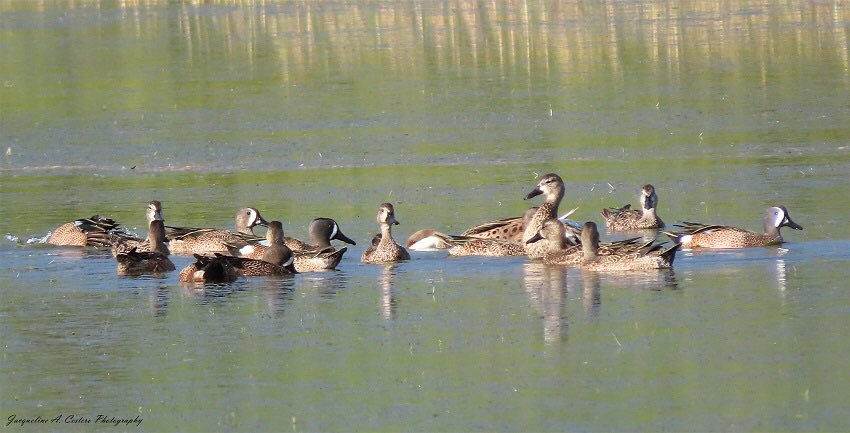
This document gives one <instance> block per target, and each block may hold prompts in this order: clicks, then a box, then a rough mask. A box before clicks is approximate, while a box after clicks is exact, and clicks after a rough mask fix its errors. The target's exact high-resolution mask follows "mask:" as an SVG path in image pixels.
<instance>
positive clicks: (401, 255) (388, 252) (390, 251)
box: [360, 203, 410, 263]
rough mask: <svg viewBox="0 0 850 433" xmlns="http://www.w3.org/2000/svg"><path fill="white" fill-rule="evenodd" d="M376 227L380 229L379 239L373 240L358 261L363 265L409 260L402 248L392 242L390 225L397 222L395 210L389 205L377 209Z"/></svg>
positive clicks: (408, 255) (382, 205) (384, 204)
mask: <svg viewBox="0 0 850 433" xmlns="http://www.w3.org/2000/svg"><path fill="white" fill-rule="evenodd" d="M377 219H378V225H379V226H380V227H381V233H380V238H377V237H376V238H375V239H373V242H372V244H371V245H369V247H367V248H366V251H364V252H363V256H361V257H360V260H361V261H362V262H364V263H392V262H397V261H401V260H410V254H409V253H408V252H407V250H406V249H404V247H402V246H401V245H399V244H397V243H396V242H395V240H393V235H392V229H391V228H390V227H391V226H392V225H397V224H398V220H396V218H395V209H394V208H393V205H392V204H390V203H383V204H381V205H380V206H379V207H378V218H377Z"/></svg>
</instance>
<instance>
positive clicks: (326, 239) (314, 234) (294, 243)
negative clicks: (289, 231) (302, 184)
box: [283, 218, 357, 251]
mask: <svg viewBox="0 0 850 433" xmlns="http://www.w3.org/2000/svg"><path fill="white" fill-rule="evenodd" d="M307 232H308V233H309V234H310V240H311V241H312V242H313V243H312V244H310V243H307V242H304V241H300V240H298V239H295V238H290V237H284V238H283V241H284V243H286V246H287V247H289V249H290V250H292V251H316V250H324V249H326V248H331V247H332V245H331V241H332V240H338V241H342V242H345V243H347V244H349V245H357V242H354V241H353V240H351V238H349V237H348V236H346V235H345V234H344V233H343V232H342V230H341V229H340V228H339V224H338V223H337V222H336V221H334V220H333V219H332V218H316V219H314V220H313V221H311V222H310V225H309V226H308V227H307Z"/></svg>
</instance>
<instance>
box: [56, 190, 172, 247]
mask: <svg viewBox="0 0 850 433" xmlns="http://www.w3.org/2000/svg"><path fill="white" fill-rule="evenodd" d="M147 218H148V224H150V222H151V221H153V220H162V204H160V202H159V201H156V200H154V201H152V202H150V203H148V207H147ZM113 237H117V238H120V239H124V240H126V241H127V242H126V243H128V245H129V246H134V245H135V244H134V243H133V242H135V243H138V242H141V241H143V240H144V239H141V238H136V237H134V236H131V235H130V234H129V233H127V231H126V230H125V229H124V228H123V227H121V225H120V224H118V223H116V222H115V221H114V220H112V219H110V218H104V217H101V216H98V215H94V216H92V217H91V218H82V219H78V220H75V221H71V222H69V223H65V224H63V225H61V226H59V227H58V228H57V229H56V230H54V231H53V233H51V234H50V236H48V238H47V243H48V244H52V245H66V246H78V247H85V246H94V247H109V246H112V239H111V238H113Z"/></svg>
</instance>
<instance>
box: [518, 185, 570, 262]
mask: <svg viewBox="0 0 850 433" xmlns="http://www.w3.org/2000/svg"><path fill="white" fill-rule="evenodd" d="M541 194H543V195H544V197H545V200H544V201H543V204H542V205H540V207H539V208H538V209H537V211H536V212H534V215H533V216H532V217H531V219H530V220H529V221H528V222H527V223H526V226H525V231H524V232H523V235H522V242H523V245H524V248H525V253H526V254H527V255H528V257H529V258H532V259H538V258H542V257H543V256H544V255H545V254H546V252H547V251H548V250H549V244H548V243H547V242H546V241H543V240H542V239H541V240H539V241H534V242H528V240H529V239H531V238H533V237H534V236H535V235H537V233H538V232H539V231H540V229H541V228H542V227H543V222H544V221H546V220H549V219H557V218H558V206H559V205H560V204H561V199H563V198H564V181H563V180H562V179H561V177H560V176H558V175H557V174H554V173H549V174H546V175H543V176H541V177H540V180H539V181H538V183H537V186H536V187H535V188H534V189H533V190H531V192H529V193H528V195H526V196H525V199H526V200H528V199H530V198H532V197H536V196H538V195H541Z"/></svg>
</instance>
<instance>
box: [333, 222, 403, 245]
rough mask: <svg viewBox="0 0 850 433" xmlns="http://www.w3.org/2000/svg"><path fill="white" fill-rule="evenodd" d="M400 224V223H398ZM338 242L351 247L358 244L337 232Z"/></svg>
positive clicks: (335, 237)
mask: <svg viewBox="0 0 850 433" xmlns="http://www.w3.org/2000/svg"><path fill="white" fill-rule="evenodd" d="M396 224H398V222H396ZM333 238H334V239H336V240H339V241H343V242H345V243H347V244H349V245H357V242H354V241H353V240H351V239H350V238H349V237H348V236H346V235H344V234H343V233H342V232H341V231H339V230H337V232H336V235H335V236H334V237H333Z"/></svg>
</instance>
